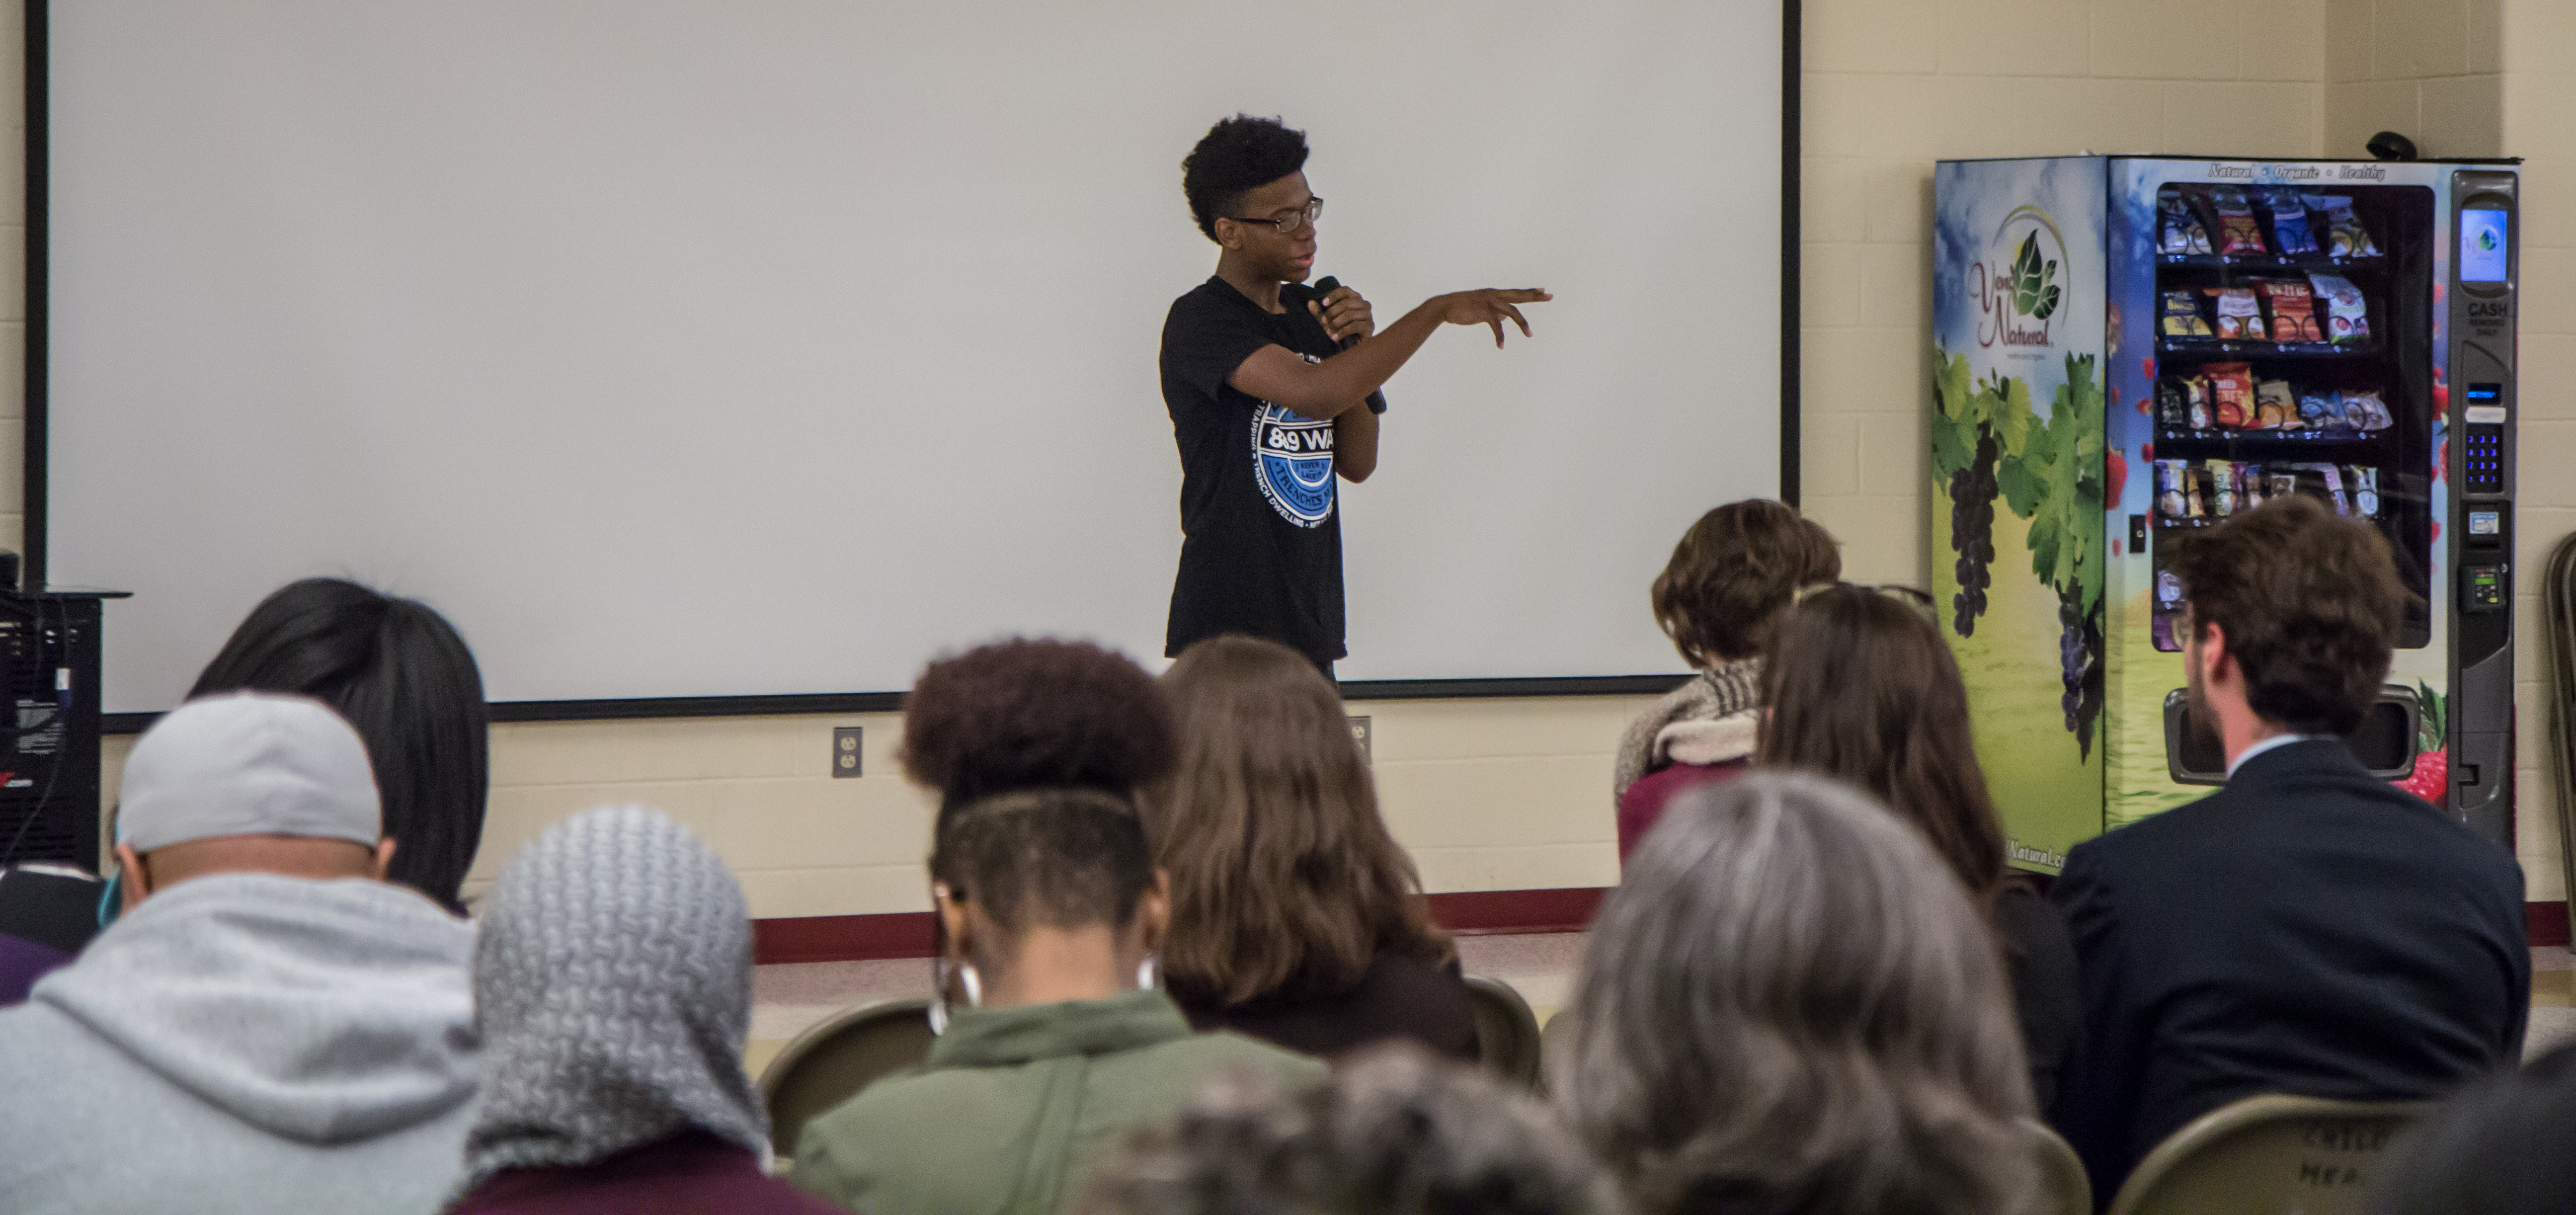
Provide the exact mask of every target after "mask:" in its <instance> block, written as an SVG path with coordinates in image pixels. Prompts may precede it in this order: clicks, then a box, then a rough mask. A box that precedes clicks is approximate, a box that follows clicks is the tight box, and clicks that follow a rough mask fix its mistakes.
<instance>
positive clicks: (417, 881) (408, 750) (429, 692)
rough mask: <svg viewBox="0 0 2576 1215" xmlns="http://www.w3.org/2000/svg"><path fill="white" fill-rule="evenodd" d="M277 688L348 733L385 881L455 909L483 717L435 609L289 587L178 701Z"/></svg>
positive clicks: (459, 645)
mask: <svg viewBox="0 0 2576 1215" xmlns="http://www.w3.org/2000/svg"><path fill="white" fill-rule="evenodd" d="M236 691H254V692H289V693H293V694H295V695H298V696H309V697H312V698H313V699H315V700H318V701H321V702H322V703H324V704H327V705H329V706H331V707H332V708H334V709H337V710H339V713H340V716H342V717H345V718H347V719H348V721H349V724H350V725H352V726H355V727H357V729H358V737H359V738H361V739H363V740H365V741H366V744H367V759H368V761H369V762H370V763H371V764H373V765H374V767H375V773H376V790H377V792H378V793H379V794H381V795H382V796H383V798H384V815H385V838H387V839H390V840H392V841H394V859H393V865H392V866H391V868H390V869H389V870H388V871H387V872H386V874H385V879H386V880H387V881H390V882H394V883H396V884H398V885H403V886H409V887H411V888H412V889H414V890H418V891H420V892H421V893H422V894H425V895H428V896H429V897H431V898H433V899H436V900H437V901H438V902H439V903H441V904H443V905H445V906H446V907H447V908H448V909H449V910H457V909H458V904H457V891H458V889H459V888H460V887H461V886H463V885H464V883H465V872H466V870H468V869H470V868H472V867H473V865H474V851H475V849H476V848H478V847H480V846H481V845H482V842H483V810H484V803H485V800H486V799H487V798H488V797H489V796H490V794H491V783H492V782H491V760H490V746H491V743H490V731H491V719H490V717H489V715H488V713H487V712H486V710H485V708H484V704H483V675H482V672H481V670H480V669H479V668H477V667H476V666H475V665H474V654H473V652H472V651H471V650H468V649H466V648H465V639H464V638H463V637H460V636H458V635H457V632H456V628H455V626H454V625H451V624H449V623H448V622H447V618H446V617H444V616H441V615H439V614H438V612H437V610H436V609H434V608H432V607H430V606H429V605H428V604H425V603H422V602H420V601H419V600H417V599H403V598H398V597H396V596H392V595H387V594H384V593H383V592H380V591H376V590H372V589H369V588H367V587H364V586H360V585H358V584H357V583H355V582H349V581H346V580H344V579H339V578H306V579H304V580H302V581H300V582H290V583H287V584H286V585H285V586H283V587H280V588H278V589H277V590H276V591H275V592H273V593H271V594H270V595H269V597H268V598H266V599H263V600H261V601H260V604H259V606H258V607H255V608H252V609H251V613H250V615H249V616H248V617H247V618H245V619H243V621H242V622H241V625H240V627H238V628H235V629H234V630H233V635H232V637H231V638H229V639H228V640H226V641H225V642H224V648H223V649H222V650H221V651H219V652H217V653H216V655H215V657H214V661H212V662H209V663H207V664H206V669H205V670H204V671H203V672H202V673H200V674H199V675H198V676H197V683H196V686H194V687H192V688H189V689H188V698H189V699H190V700H194V699H196V698H197V697H200V696H210V695H213V694H214V693H217V692H236Z"/></svg>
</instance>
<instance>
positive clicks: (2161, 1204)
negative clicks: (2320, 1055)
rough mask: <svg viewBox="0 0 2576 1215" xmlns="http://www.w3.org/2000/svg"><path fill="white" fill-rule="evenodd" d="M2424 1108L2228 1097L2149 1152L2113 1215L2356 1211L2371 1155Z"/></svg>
mask: <svg viewBox="0 0 2576 1215" xmlns="http://www.w3.org/2000/svg"><path fill="white" fill-rule="evenodd" d="M2430 1108H2432V1107H2431V1105H2430V1103H2427V1102H2415V1101H2330V1100H2327V1099H2325V1098H2323V1097H2290V1096H2284V1095H2280V1094H2266V1095H2264V1096H2259V1097H2247V1098H2245V1099H2244V1100H2242V1101H2235V1102H2230V1103H2228V1104H2226V1105H2222V1106H2220V1107H2218V1108H2217V1109H2214V1110H2211V1111H2210V1112H2208V1113H2206V1114H2203V1115H2201V1116H2200V1117H2199V1118H2196V1119H2194V1120H2193V1121H2192V1122H2191V1123H2190V1124H2189V1125H2186V1126H2185V1127H2183V1128H2182V1129H2181V1130H2178V1131H2175V1132H2174V1133H2173V1134H2172V1135H2171V1136H2169V1137H2167V1138H2166V1139H2165V1141H2164V1142H2163V1143H2159V1144H2157V1145H2156V1150H2154V1151H2152V1152H2149V1153H2147V1158H2146V1159H2145V1160H2142V1161H2139V1162H2138V1167H2137V1169H2136V1170H2135V1171H2133V1172H2131V1173H2130V1174H2129V1180H2128V1181H2127V1182H2125V1183H2123V1184H2122V1185H2121V1186H2120V1193H2119V1196H2118V1197H2116V1198H2114V1199H2112V1200H2111V1215H2163V1213H2166V1212H2183V1211H2238V1212H2245V1213H2247V1215H2262V1213H2264V1212H2281V1213H2283V1215H2289V1213H2291V1212H2296V1213H2297V1215H2341V1213H2343V1212H2358V1211H2360V1210H2361V1209H2362V1206H2361V1201H2362V1196H2363V1195H2364V1194H2365V1193H2367V1192H2368V1190H2369V1185H2370V1174H2371V1168H2372V1166H2373V1165H2375V1164H2377V1163H2378V1160H2379V1154H2380V1153H2381V1152H2382V1151H2383V1150H2385V1149H2386V1148H2387V1147H2388V1144H2389V1142H2390V1141H2391V1140H2394V1139H2395V1138H2396V1137H2397V1134H2398V1132H2399V1131H2402V1130H2404V1129H2406V1127H2407V1125H2408V1124H2409V1123H2412V1122H2413V1121H2415V1120H2416V1119H2417V1118H2420V1117H2422V1116H2423V1114H2424V1112H2425V1111H2426V1110H2428V1109H2430Z"/></svg>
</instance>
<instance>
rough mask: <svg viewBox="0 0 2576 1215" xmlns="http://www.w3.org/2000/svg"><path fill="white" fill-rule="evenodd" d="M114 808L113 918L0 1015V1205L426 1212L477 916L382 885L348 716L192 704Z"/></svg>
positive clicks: (464, 1110)
mask: <svg viewBox="0 0 2576 1215" xmlns="http://www.w3.org/2000/svg"><path fill="white" fill-rule="evenodd" d="M123 805H124V813H123V817H122V830H123V832H124V841H123V843H121V844H120V845H119V846H118V847H117V849H116V855H117V861H118V863H119V864H120V865H121V866H122V867H123V878H124V880H123V887H122V897H123V898H124V900H125V902H126V911H125V914H124V915H123V916H121V917H119V918H118V920H117V921H116V923H114V924H112V925H109V926H108V928H107V929H106V930H105V931H103V932H101V933H100V934H99V935H98V938H97V939H96V940H94V941H92V942H90V945H89V948H88V949H87V950H86V951H84V952H83V953H82V954H81V956H80V959H79V960H78V961H76V962H74V963H72V964H71V965H70V966H67V967H65V968H63V969H61V970H58V971H55V972H54V973H53V974H50V975H47V976H46V977H45V978H44V979H42V980H40V981H39V982H38V983H37V984H36V988H35V991H34V993H33V994H32V995H31V996H30V997H29V998H28V1001H27V1003H25V1004H23V1005H20V1006H18V1007H16V1008H12V1009H8V1010H6V1011H0V1094H6V1098H5V1099H0V1144H5V1145H7V1147H6V1149H5V1150H0V1209H6V1210H9V1211H26V1212H47V1213H49V1215H85V1213H90V1212H96V1213H98V1215H110V1213H114V1215H125V1213H128V1212H135V1211H186V1212H190V1213H191V1215H221V1213H227V1212H244V1213H249V1212H258V1213H261V1215H268V1213H272V1212H278V1211H331V1212H337V1213H366V1212H426V1211H434V1210H436V1209H437V1208H438V1206H439V1203H440V1202H441V1201H442V1200H443V1199H444V1198H445V1197H446V1196H447V1194H448V1192H449V1191H450V1189H451V1188H452V1187H453V1186H454V1184H455V1182H456V1178H457V1171H458V1161H459V1159H460V1155H461V1152H462V1150H463V1147H464V1142H465V1130H466V1126H467V1124H468V1123H469V1122H470V1121H471V1120H472V1117H473V1101H472V1098H473V1096H474V1091H475V1078H476V1071H477V1060H476V1052H475V1033H474V1009H473V1002H472V996H471V993H470V991H469V989H468V980H467V965H468V960H469V954H470V953H471V951H472V949H473V944H474V933H473V930H472V929H471V928H470V927H468V926H467V925H466V924H465V922H464V921H462V920H458V919H456V918H454V917H451V916H449V915H448V914H447V913H446V912H444V911H442V910H441V909H440V908H439V907H438V906H437V905H436V904H434V903H432V902H430V901H429V900H428V899H426V898H423V897H421V896H420V895H419V894H418V893H417V892H414V891H411V890H407V889H403V888H401V887H397V886H393V885H389V884H387V883H386V882H385V881H384V876H385V872H386V869H387V867H388V864H389V863H390V862H391V860H392V859H393V856H394V854H395V852H396V851H397V849H396V846H395V843H394V841H393V840H391V839H387V838H383V828H382V817H381V814H380V812H379V810H378V808H377V804H376V789H375V782H374V779H373V777H372V776H371V775H370V773H369V772H368V769H367V751H366V746H365V744H364V743H362V742H360V741H359V738H358V735H357V732H356V731H355V730H353V729H351V728H350V727H349V724H348V723H347V722H345V721H342V720H341V719H340V718H339V717H338V716H337V715H335V714H333V713H332V712H331V710H330V709H328V708H326V707H324V706H322V705H320V704H317V703H315V702H313V701H308V700H303V699H300V698H293V697H280V696H268V695H253V694H237V695H230V696H216V697H209V698H206V699H202V700H195V701H191V702H189V703H187V704H185V705H182V706H180V707H179V708H178V709H176V710H173V711H172V712H170V713H169V714H167V715H165V716H163V717H162V718H161V720H160V721H159V722H157V723H155V724H154V725H153V727H152V728H151V729H150V730H148V731H146V732H145V733H144V735H143V737H142V739H141V740H140V741H138V742H137V743H135V746H134V751H133V754H132V755H131V756H130V757H129V758H128V759H127V760H126V765H125V783H124V791H123Z"/></svg>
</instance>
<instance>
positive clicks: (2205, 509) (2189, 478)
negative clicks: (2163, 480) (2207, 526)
mask: <svg viewBox="0 0 2576 1215" xmlns="http://www.w3.org/2000/svg"><path fill="white" fill-rule="evenodd" d="M2182 465H2183V470H2182V487H2183V504H2182V505H2183V510H2184V511H2185V512H2186V513H2185V515H2184V516H2183V517H2184V518H2187V519H2206V518H2208V517H2209V501H2208V497H2207V495H2205V494H2203V493H2202V492H2201V483H2202V482H2203V481H2204V480H2206V479H2207V478H2205V477H2203V476H2202V475H2201V470H2199V469H2196V468H2193V467H2191V462H2190V461H2188V460H2186V461H2183V462H2182Z"/></svg>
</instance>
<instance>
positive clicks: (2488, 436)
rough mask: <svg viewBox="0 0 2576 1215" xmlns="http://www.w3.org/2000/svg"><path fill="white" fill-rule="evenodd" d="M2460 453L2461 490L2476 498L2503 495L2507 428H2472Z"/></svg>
mask: <svg viewBox="0 0 2576 1215" xmlns="http://www.w3.org/2000/svg"><path fill="white" fill-rule="evenodd" d="M2468 436H2469V441H2468V445H2467V447H2466V448H2465V449H2463V450H2462V451H2461V453H2460V487H2461V488H2462V489H2464V490H2466V491H2467V492H2469V493H2473V494H2500V493H2503V492H2504V427H2501V426H2471V427H2469V428H2468Z"/></svg>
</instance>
